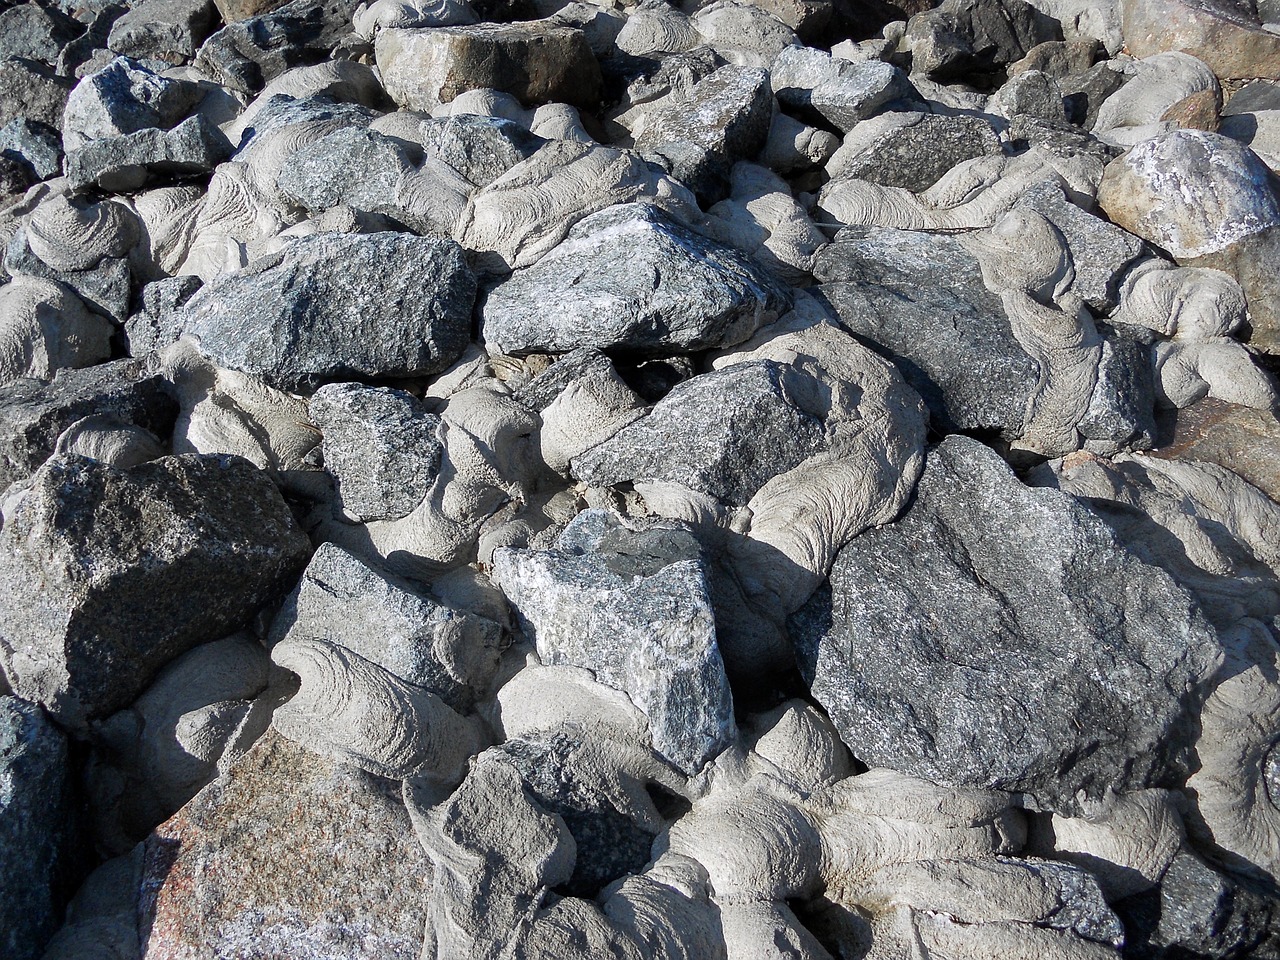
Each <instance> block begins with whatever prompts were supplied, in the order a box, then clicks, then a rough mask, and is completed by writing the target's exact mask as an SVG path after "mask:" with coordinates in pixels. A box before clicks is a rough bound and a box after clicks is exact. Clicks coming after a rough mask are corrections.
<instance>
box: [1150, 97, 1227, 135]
mask: <svg viewBox="0 0 1280 960" xmlns="http://www.w3.org/2000/svg"><path fill="white" fill-rule="evenodd" d="M1221 107H1222V91H1220V90H1201V91H1200V92H1199V93H1193V94H1191V96H1189V97H1184V98H1183V99H1181V100H1179V101H1178V102H1177V103H1175V104H1174V105H1173V106H1172V107H1170V108H1169V109H1168V110H1166V111H1165V112H1164V113H1162V114H1161V115H1160V119H1161V120H1162V121H1167V122H1170V123H1176V124H1177V125H1178V126H1179V127H1181V128H1182V129H1183V130H1207V131H1208V132H1209V133H1215V132H1216V131H1217V129H1218V124H1219V117H1218V111H1219V109H1220V108H1221Z"/></svg>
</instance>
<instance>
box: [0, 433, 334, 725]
mask: <svg viewBox="0 0 1280 960" xmlns="http://www.w3.org/2000/svg"><path fill="white" fill-rule="evenodd" d="M309 553H310V544H309V543H308V541H307V539H306V537H305V536H303V534H302V532H301V530H300V529H299V528H298V526H297V524H296V522H295V521H294V519H293V516H292V515H291V514H290V513H289V510H288V508H287V507H286V506H285V504H284V501H283V500H282V499H281V498H280V494H279V493H278V492H277V491H276V489H275V487H274V485H272V483H271V482H270V481H269V480H268V479H267V478H266V476H265V475H263V474H262V473H260V472H259V471H258V470H257V469H256V468H254V467H253V466H251V465H250V464H249V463H248V462H247V461H245V460H242V459H239V458H236V457H218V456H207V457H201V456H193V455H186V456H179V457H165V458H163V459H161V460H158V461H155V462H153V463H144V464H142V465H140V466H137V467H134V468H132V469H129V470H117V469H115V468H112V467H110V466H107V465H106V464H104V463H101V462H99V461H94V460H89V459H87V458H84V457H78V456H75V455H59V456H58V457H55V458H54V459H52V460H50V461H49V462H48V463H47V464H45V466H44V467H42V468H41V469H40V470H39V471H37V472H36V474H35V475H34V476H33V477H32V479H31V481H30V485H29V488H28V489H27V490H26V491H25V492H24V493H22V494H21V495H20V497H19V498H17V499H16V500H10V501H8V502H7V503H6V505H5V515H4V527H3V530H0V583H2V584H3V587H4V589H3V590H0V610H2V611H3V616H2V617H0V620H3V623H4V626H3V628H0V653H2V655H3V666H4V671H5V675H6V676H7V677H8V680H9V683H10V685H11V686H12V687H13V690H14V692H15V693H17V694H19V695H20V696H24V697H26V698H29V699H32V700H36V701H38V702H40V703H41V705H43V706H44V707H45V709H47V710H48V711H49V712H50V713H51V714H52V715H53V716H54V717H55V718H56V719H57V720H58V721H59V722H60V723H62V724H64V725H67V726H72V727H83V725H84V724H85V723H86V722H87V721H88V720H90V719H93V718H96V717H102V716H105V715H107V714H109V713H112V712H114V711H115V710H118V709H119V708H120V707H123V706H125V705H126V704H127V703H129V702H130V701H131V700H133V698H134V697H136V696H137V695H138V693H140V692H141V691H142V690H143V688H145V687H146V685H147V683H149V682H150V680H151V678H152V677H153V676H154V675H155V672H156V671H157V670H158V669H159V668H160V667H161V666H162V665H163V664H165V663H166V662H168V661H169V660H171V659H172V658H173V657H175V656H177V655H178V654H180V653H183V652H185V651H186V650H189V649H190V648H192V647H193V646H195V645H196V644H199V643H202V642H204V641H206V640H212V639H214V638H216V637H220V636H225V635H226V634H227V633H228V632H230V630H231V629H233V628H235V627H237V626H239V625H240V624H242V623H243V622H244V621H246V620H247V619H248V618H249V617H250V616H252V614H253V613H254V611H256V610H257V609H258V607H259V606H261V605H262V604H263V603H265V602H266V601H267V600H269V599H271V597H272V595H273V594H275V593H277V592H279V591H280V590H281V589H282V588H284V587H285V586H286V585H287V583H288V582H289V578H290V577H292V576H293V575H294V574H295V573H296V572H297V571H298V569H300V568H301V566H302V564H303V563H304V561H305V559H306V557H307V555H308V554H309Z"/></svg>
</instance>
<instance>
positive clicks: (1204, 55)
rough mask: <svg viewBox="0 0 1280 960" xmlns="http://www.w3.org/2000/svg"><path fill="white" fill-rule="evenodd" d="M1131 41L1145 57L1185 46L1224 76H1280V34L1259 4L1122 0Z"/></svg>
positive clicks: (1133, 49)
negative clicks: (1266, 24) (1262, 16)
mask: <svg viewBox="0 0 1280 960" xmlns="http://www.w3.org/2000/svg"><path fill="white" fill-rule="evenodd" d="M1119 6H1120V17H1121V22H1122V24H1123V28H1124V39H1125V46H1126V49H1127V50H1128V52H1129V53H1131V54H1133V56H1135V57H1138V58H1142V57H1150V56H1152V55H1153V54H1157V53H1162V52H1164V51H1166V50H1184V51H1186V52H1187V53H1189V54H1191V55H1193V56H1195V57H1198V58H1199V59H1201V60H1203V61H1204V62H1205V63H1207V64H1208V65H1209V66H1210V67H1211V68H1212V69H1213V72H1214V73H1215V74H1217V75H1218V76H1219V77H1221V78H1222V79H1223V80H1230V79H1235V78H1245V79H1250V78H1253V77H1280V36H1277V35H1276V34H1274V33H1272V32H1270V31H1268V30H1265V29H1263V26H1262V23H1261V22H1260V21H1259V19H1258V17H1257V12H1256V6H1255V5H1254V4H1244V3H1232V2H1230V0H1119Z"/></svg>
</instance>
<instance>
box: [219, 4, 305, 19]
mask: <svg viewBox="0 0 1280 960" xmlns="http://www.w3.org/2000/svg"><path fill="white" fill-rule="evenodd" d="M213 2H214V3H215V4H216V5H217V8H218V13H219V14H221V16H222V19H223V21H225V22H226V23H229V24H230V23H238V22H239V21H241V20H248V19H249V18H250V17H260V16H262V15H263V14H266V13H271V12H272V11H273V10H278V9H280V8H281V7H283V6H284V5H285V4H286V3H288V2H289V0H213Z"/></svg>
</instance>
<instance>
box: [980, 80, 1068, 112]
mask: <svg viewBox="0 0 1280 960" xmlns="http://www.w3.org/2000/svg"><path fill="white" fill-rule="evenodd" d="M995 101H996V104H997V105H998V106H999V108H1000V112H1001V113H1003V114H1004V115H1005V116H1006V117H1009V118H1010V119H1012V118H1013V117H1034V118H1036V119H1037V120H1047V121H1049V122H1050V123H1065V122H1066V120H1067V114H1066V111H1065V108H1064V107H1063V103H1062V89H1061V88H1060V87H1059V86H1058V82H1057V81H1056V80H1055V79H1054V78H1053V77H1051V76H1049V74H1047V73H1043V72H1041V71H1039V70H1027V71H1024V72H1023V73H1019V74H1015V75H1014V76H1012V77H1010V78H1009V79H1008V81H1007V82H1006V83H1005V85H1004V86H1003V87H1001V88H1000V89H999V90H998V91H997V92H996V96H995Z"/></svg>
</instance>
